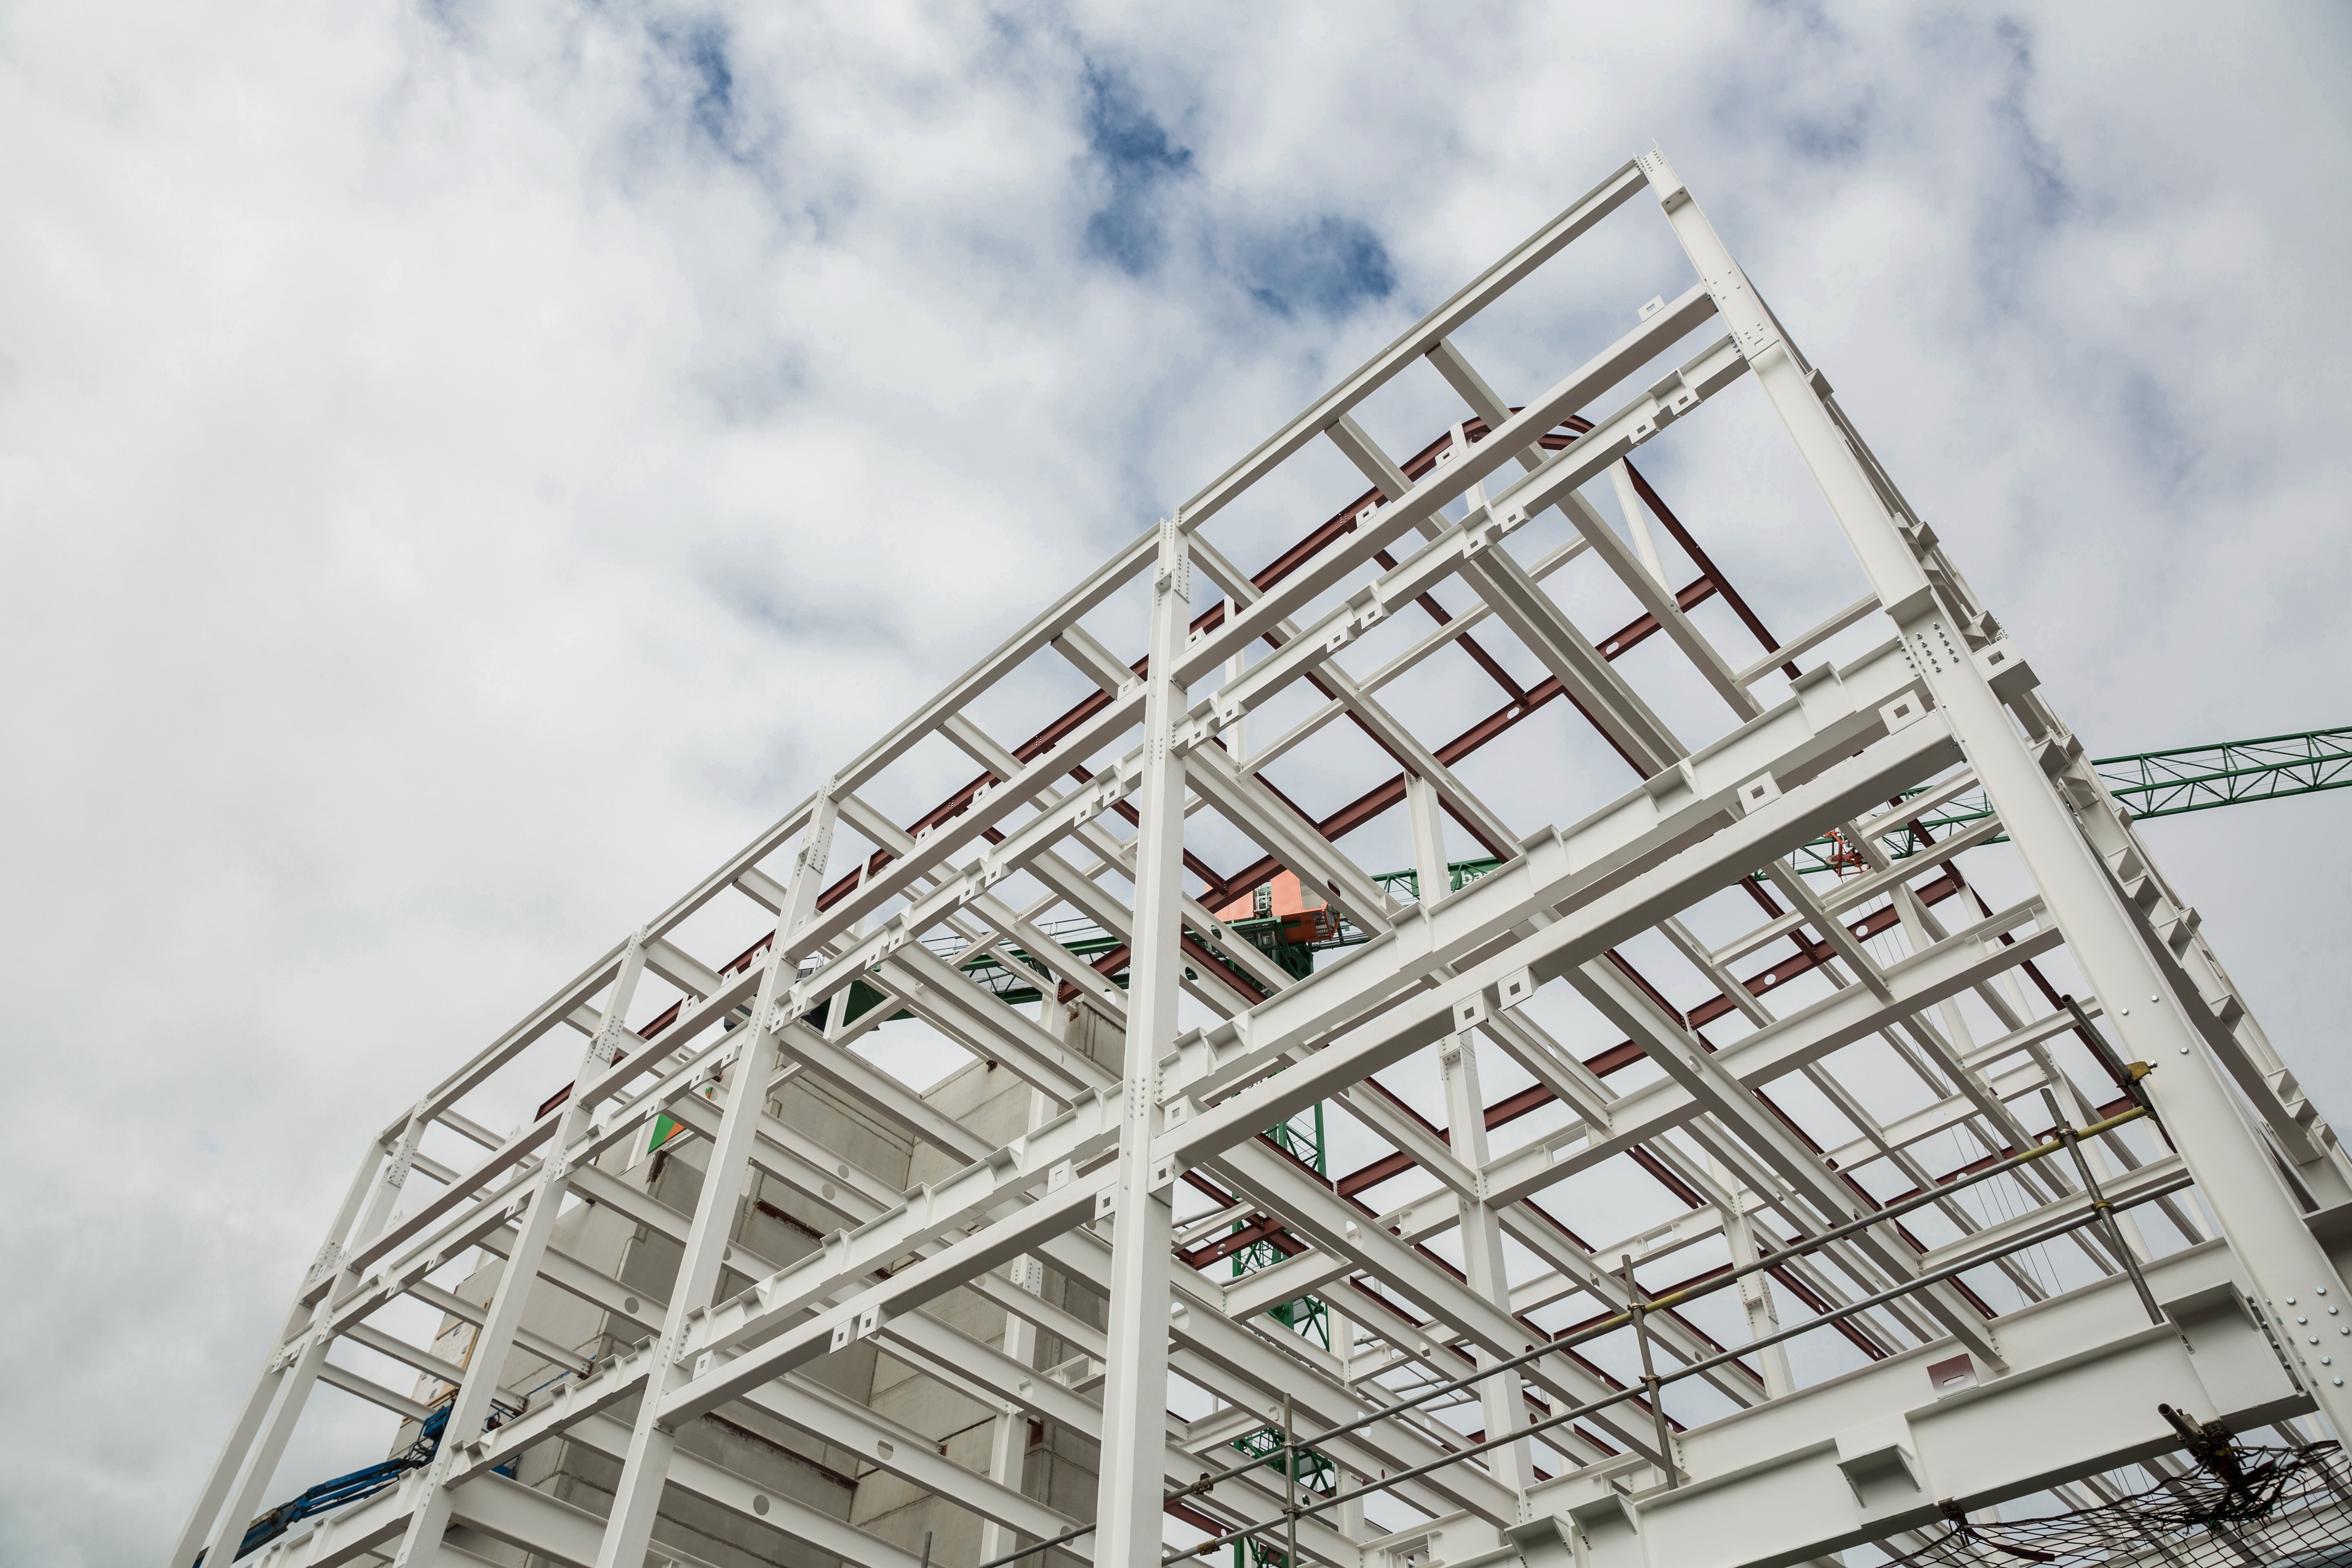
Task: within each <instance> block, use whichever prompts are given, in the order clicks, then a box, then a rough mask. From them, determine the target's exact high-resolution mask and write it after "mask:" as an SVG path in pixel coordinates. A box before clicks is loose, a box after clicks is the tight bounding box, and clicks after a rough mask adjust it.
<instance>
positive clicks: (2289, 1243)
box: [1642, 153, 2352, 1436]
mask: <svg viewBox="0 0 2352 1568" xmlns="http://www.w3.org/2000/svg"><path fill="white" fill-rule="evenodd" d="M1642 167H1643V172H1644V173H1645V174H1647V175H1648V176H1649V180H1650V184H1651V185H1652V187H1653V188H1654V190H1655V192H1656V193H1657V195H1658V200H1659V204H1660V205H1661V206H1663V207H1664V210H1665V214H1666V218H1667V221H1668V222H1669V223H1671V224H1672V225H1673V226H1674V228H1675V236H1676V237H1677V238H1679V239H1680V240H1681V242H1682V245H1683V248H1684V250H1685V253H1686V254H1687V255H1688V256H1689V258H1690V260H1691V264H1692V265H1693V266H1694V267H1695V268H1696V269H1697V271H1698V274H1699V278H1700V279H1701V281H1702V282H1704V283H1705V285H1706V289H1707V290H1708V292H1709V293H1710V294H1712V295H1713V296H1714V298H1715V300H1716V305H1717V310H1718V311H1719V312H1720V313H1721V316H1722V319H1723V322H1724V325H1725V326H1726V327H1727V328H1729V329H1730V331H1731V333H1732V335H1733V337H1734V338H1735V340H1736V341H1737V342H1738V344H1739V347H1740V350H1741V353H1743V354H1744V355H1745V356H1746V358H1747V360H1748V366H1749V368H1750V369H1751V370H1752V371H1754V373H1755V375H1756V379H1757V383H1758V384H1759V386H1761V387H1762V389H1763V391H1764V394H1765V395H1766V396H1767V397H1769V399H1770V400H1771V403H1772V405H1773V408H1774V409H1775V410H1776V411H1777V412H1778V413H1779V414H1780V419H1781V422H1782V424H1783V425H1785V426H1787V428H1788V431H1789V434H1790V437H1791V438H1792V439H1793V440H1794V441H1795V443H1796V446H1797V450H1798V453H1799V455H1800V456H1801V457H1802V458H1803V459H1804V461H1805V466H1806V468H1808V469H1810V470H1811V474H1812V476H1813V479H1814V482H1815V483H1816V484H1818V485H1820V486H1821V489H1822V495H1823V496H1824V497H1825V498H1826V499H1827V500H1828V501H1829V505H1830V510H1831V512H1832V515H1833V516H1834V517H1835V518H1836V520H1837V522H1838V526H1839V527H1840V528H1841V529H1842V530H1843V531H1844V533H1845V536H1846V540H1847V542H1848V543H1849V544H1851V545H1852V546H1853V552H1854V554H1855V556H1856V557H1857V558H1858V559H1859V560H1860V561H1861V563H1862V567H1863V570H1864V573H1865V574H1867V575H1868V576H1869V579H1870V584H1871V587H1872V589H1873V590H1874V592H1875V594H1876V595H1877V597H1878V602H1879V604H1880V605H1883V606H1884V607H1885V611H1886V613H1887V615H1888V616H1889V617H1890V618H1891V619H1892V620H1893V621H1894V622H1895V627H1896V629H1897V630H1898V631H1899V632H1900V633H1901V635H1902V637H1903V640H1904V646H1905V648H1906V651H1907V652H1908V653H1909V654H1910V656H1911V658H1912V662H1913V664H1914V665H1915V666H1916V668H1917V669H1918V671H1919V673H1920V675H1921V677H1922V678H1923V679H1925V680H1926V682H1927V687H1928V689H1929V690H1930V691H1932V692H1933V693H1934V694H1935V698H1936V702H1937V706H1938V707H1939V708H1940V709H1941V710H1943V713H1944V715H1945V717H1946V719H1947V720H1948V721H1949V722H1950V724H1951V726H1952V731H1953V733H1954V735H1955V736H1957V737H1958V741H1959V743H1960V747H1961V750H1962V751H1963V752H1966V753H1967V756H1968V760H1969V763H1970V765H1972V766H1973V767H1974V768H1975V769H1976V772H1977V777H1978V778H1979V781H1981V783H1982V784H1983V786H1984V791H1985V794H1986V795H1987V796H1988V797H1989V798H1990V800H1991V802H1992V805H1993V808H1994V809H1995V810H1996V811H1998V812H1999V813H2000V819H2001V823H2002V826H2004V827H2005V828H2006V829H2007V831H2008V834H2009V838H2010V842H2011V844H2012V845H2014V846H2015V847H2016V849H2017V853H2018V857H2019V858H2021V860H2022V861H2023V862H2024V863H2025V868H2026V872H2027V874H2028V875H2029V876H2030V877H2032V880H2033V885H2034V887H2035V889H2037V890H2038V891H2039V892H2040V893H2041V894H2042V900H2043V901H2044V902H2045V903H2046V904H2047V905H2048V906H2049V909H2050V912H2051V914H2052V916H2053V919H2054V920H2055V921H2056V922H2057V924H2058V926H2059V928H2060V930H2062V931H2063V932H2064V933H2065V938H2066V948H2067V952H2069V953H2070V954H2071V955H2072V956H2073V958H2074V962H2075V963H2076V965H2077V966H2078V967H2079V968H2080V969H2081V970H2082V972H2083V973H2084V976H2085V977H2086V978H2087V979H2088V980H2089V981H2090V983H2091V986H2092V988H2093V990H2094V991H2095V993H2096V994H2097V995H2098V998H2099V1001H2100V1003H2101V1005H2103V1006H2105V1008H2106V1010H2107V1016H2108V1019H2109V1022H2110V1024H2111V1026H2113V1027H2114V1028H2115V1030H2116V1033H2117V1034H2118V1035H2119V1036H2121V1037H2122V1038H2123V1046H2124V1051H2125V1053H2126V1055H2128V1056H2136V1057H2137V1058H2140V1059H2142V1060H2146V1061H2148V1062H2151V1063H2153V1064H2155V1065H2156V1067H2157V1068H2158V1069H2159V1070H2158V1071H2156V1072H2153V1073H2151V1074H2150V1075H2149V1076H2148V1077H2147V1078H2146V1079H2143V1080H2142V1087H2143V1088H2144V1089H2146V1090H2147V1095H2148V1100H2149V1103H2150V1104H2151V1105H2152V1106H2153V1108H2154V1109H2155V1111H2156V1114H2157V1116H2158V1120H2159V1121H2162V1122H2163V1124H2164V1129H2165V1131H2166V1132H2167V1133H2168V1135H2169V1136H2170V1138H2171V1139H2172V1142H2173V1145H2174V1147H2175V1148H2177V1149H2178V1150H2179V1152H2180V1158H2181V1161H2182V1163H2184V1164H2186V1165H2187V1166H2188V1167H2189V1173H2190V1174H2191V1175H2192V1176H2194V1177H2195V1178H2196V1182H2197V1190H2198V1191H2199V1193H2200V1194H2203V1196H2204V1199H2205V1202H2206V1203H2207V1204H2208V1205H2210V1206H2211V1208H2212V1210H2213V1215H2214V1217H2215V1219H2217V1220H2219V1221H2220V1222H2221V1233H2222V1235H2223V1236H2225V1237H2228V1239H2229V1242H2230V1245H2231V1249H2232V1250H2233V1251H2234V1252H2235V1254H2236V1255H2237V1258H2238V1259H2239V1261H2240V1262H2241V1263H2242V1264H2243V1265H2244V1266H2245V1268H2246V1269H2247V1271H2248V1273H2249V1274H2250V1275H2252V1278H2253V1279H2254V1280H2255V1282H2256V1283H2257V1284H2258V1285H2259V1286H2260V1288H2261V1292H2262V1294H2263V1296H2265V1297H2272V1298H2284V1297H2287V1296H2293V1295H2296V1294H2299V1293H2302V1292H2305V1291H2312V1290H2316V1289H2322V1288H2325V1289H2331V1290H2334V1291H2336V1292H2338V1293H2341V1292H2342V1291H2343V1289H2344V1281H2343V1279H2341V1277H2339V1276H2338V1274H2337V1273H2336V1266H2335V1264H2334V1263H2333V1262H2331V1261H2330V1260H2329V1258H2328V1257H2327V1255H2326V1252H2325V1251H2323V1250H2322V1249H2321V1247H2320V1246H2319V1243H2318V1241H2317V1240H2316V1239H2315V1237H2313V1236H2312V1234H2311V1231H2310V1229H2309V1227H2308V1226H2305V1224H2304V1223H2303V1217H2302V1214H2301V1211H2300V1208H2299V1207H2298V1205H2296V1203H2295V1201H2294V1196H2293V1194H2291V1193H2290V1192H2289V1191H2288V1189H2287V1186H2286V1184H2285V1182H2284V1180H2283V1179H2282V1178H2281V1176H2280V1175H2279V1173H2278V1171H2277V1169H2276V1167H2275V1164H2274V1163H2273V1159H2272V1157H2271V1152H2270V1151H2269V1149H2268V1148H2267V1147H2266V1146H2265V1145H2264V1143H2263V1140H2262V1138H2261V1136H2260V1134H2258V1133H2257V1132H2256V1131H2255V1130H2254V1129H2253V1128H2252V1126H2251V1125H2250V1124H2249V1122H2248V1121H2247V1120H2246V1118H2245V1116H2244V1115H2243V1114H2242V1112H2241V1110H2240V1109H2239V1107H2238V1105H2237V1104H2236V1103H2235V1101H2234V1100H2232V1098H2231V1091H2230V1089H2229V1086H2228V1085H2227V1083H2226V1082H2225V1081H2224V1080H2223V1078H2222V1075H2221V1069H2220V1067H2219V1065H2218V1064H2217V1063H2216V1061H2215V1060H2214V1058H2213V1057H2212V1055H2211V1053H2210V1051H2207V1050H2202V1049H2200V1048H2198V1047H2199V1046H2200V1043H2201V1042H2200V1038H2199V1037H2198V1036H2197V1034H2196V1032H2195V1030H2194V1029H2193V1028H2192V1027H2191V1026H2190V1025H2189V1020H2188V1018H2187V1017H2186V1016H2184V1015H2183V1014H2182V1011H2181V1008H2180V1005H2179V998H2178V997H2174V996H2168V994H2167V993H2168V990H2169V983H2168V979H2167V977H2166V973H2165V968H2166V966H2165V965H2163V964H2161V963H2159V962H2158V959H2157V957H2156V955H2155V954H2154V953H2153V952H2150V950H2149V945H2148V942H2147V939H2146V937H2145V936H2144V934H2143V932H2142V931H2141V930H2140V928H2139V927H2138V925H2137V923H2135V921H2133V919H2132V917H2131V915H2130V914H2129V913H2128V912H2127V911H2126V908H2125V905H2124V903H2123V900H2122V897H2121V894H2120V893H2119V891H2118V890H2117V889H2116V885H2115V882H2114V880H2113V879H2112V878H2111V877H2110V875H2109V873H2108V868H2106V866H2105V865H2104V864H2102V863H2101V861H2100V859H2099V858H2098V856H2097V855H2096V854H2095V852H2094V851H2093V849H2092V847H2091V845H2090V843H2089V842H2088V841H2087V840H2086V838H2085V837H2084V832H2083V829H2082V827H2081V826H2080V825H2079V824H2078V823H2077V822H2076V820H2075V818H2074V814H2073V812H2072V811H2071V810H2070V809H2069V808H2068V806H2067V805H2065V803H2064V802H2063V801H2062V800H2060V798H2059V796H2058V794H2057V791H2056V790H2055V789H2054V788H2053V787H2052V784H2051V783H2050V780H2049V777H2048V776H2047V774H2046V773H2044V771H2043V769H2042V763H2041V762H2040V760H2039V759H2038V758H2037V757H2036V756H2035V754H2034V752H2033V751H2032V749H2031V748H2030V747H2029V746H2028V745H2027V743H2026V740H2025V736H2024V734H2023V733H2022V732H2021V731H2020V729H2019V728H2018V725H2017V723H2016V721H2013V720H2012V719H2011V717H2010V714H2009V711H2008V710H2007V708H2006V707H2005V705H2004V703H2003V700H2002V699H2001V698H2000V697H1999V696H1997V695H1996V694H1995V693H1994V690H1993V687H1992V683H1991V679H1990V676H1989V675H1988V674H1987V672H1986V669H1985V668H1984V667H1983V665H1982V664H1981V663H1980V662H1979V661H1980V659H1981V658H1983V657H1985V654H1984V652H1980V651H1979V650H1976V649H1973V648H1971V647H1970V646H1969V641H1968V633H1969V631H1970V630H1971V629H1972V628H1971V627H1970V626H1969V625H1967V624H1964V623H1963V622H1962V619H1961V617H1960V616H1958V615H1956V614H1955V613H1954V611H1953V607H1952V605H1950V604H1948V602H1947V600H1948V598H1949V597H1950V596H1951V595H1952V593H1953V590H1952V588H1951V585H1950V584H1948V583H1947V584H1943V585H1942V586H1940V587H1939V586H1937V584H1931V583H1930V582H1929V580H1928V575H1927V569H1926V565H1925V563H1924V562H1923V560H1922V557H1923V556H1925V555H1927V553H1929V552H1930V550H1931V549H1932V546H1931V544H1930V543H1929V542H1926V540H1925V539H1924V537H1923V536H1917V535H1915V534H1912V533H1908V532H1906V527H1905V524H1904V523H1903V522H1902V521H1898V520H1897V518H1896V516H1895V513H1894V512H1893V511H1892V510H1890V505H1891V503H1890V502H1889V501H1888V500H1886V499H1885V498H1884V497H1883V496H1882V494H1881V491H1880V489H1879V487H1878V486H1877V485H1876V484H1875V483H1874V480H1873V479H1872V476H1871V473H1870V471H1869V470H1868V469H1867V468H1864V461H1863V458H1862V456H1861V454H1860V453H1859V452H1858V451H1857V450H1856V446H1855V444H1854V443H1853V442H1850V441H1849V440H1848V439H1847V437H1846V435H1845V432H1844V431H1843V430H1842V429H1841V428H1840V427H1839V423H1838V420H1837V419H1836V418H1834V417H1833V416H1832V412H1831V409H1830V407H1829V405H1828V402H1827V399H1828V397H1829V388H1828V383H1827V382H1826V381H1825V380H1824V379H1823V378H1822V377H1821V376H1820V375H1818V374H1815V373H1814V372H1813V371H1812V370H1811V368H1810V367H1809V366H1808V365H1806V364H1805V363H1804V362H1803V360H1802V359H1801V357H1800V356H1799V355H1798V353H1797V350H1796V345H1795V344H1794V343H1792V342H1790V341H1789V340H1788V338H1787V335H1786V334H1785V333H1784V332H1783V331H1781V329H1780V322H1779V321H1777V320H1775V319H1774V318H1773V316H1772V313H1771V311H1770V310H1769V309H1767V308H1766V306H1765V304H1764V301H1763V300H1762V298H1761V297H1760V296H1759V295H1758V293H1757V292H1756V289H1755V286H1754V285H1753V284H1752V283H1750V282H1749V281H1748V278H1747V277H1746V275H1745V274H1744V273H1742V272H1741V271H1740V269H1739V267H1738V263H1737V262H1735V261H1734V260H1733V259H1732V258H1731V253H1730V252H1729V250H1728V249H1727V248H1726V247H1725V246H1724V244H1723V241H1722V240H1721V238H1720V237H1717V234H1716V232H1715V227H1714V225H1713V224H1711V223H1709V222H1708V220H1707V217H1706V214H1705V213H1703V212H1701V211H1700V210H1699V206H1698V203H1697V202H1696V200H1694V199H1693V198H1692V196H1691V194H1690V192H1689V191H1688V190H1687V189H1686V188H1685V186H1684V185H1683V183H1682V180H1681V178H1680V176H1678V175H1676V174H1675V172H1674V169H1673V166H1672V165H1671V164H1669V163H1667V162H1666V160H1665V157H1664V154H1662V153H1650V154H1649V155H1647V156H1646V157H1644V158H1643V160H1642ZM1985 651H1987V652H1989V651H1990V650H1985ZM2013 651H2014V650H2011V652H2012V653H2013ZM2313 1353H2314V1354H2317V1353H2318V1350H2317V1347H2316V1346H2315V1347H2313ZM2309 1370H2310V1371H2312V1372H2314V1373H2316V1372H2318V1371H2319V1370H2320V1369H2319V1368H2317V1367H2312V1368H2310V1369H2309ZM2311 1391H2312V1394H2313V1395H2314V1396H2315V1398H2316V1399H2317V1400H2318V1402H2319V1406H2320V1408H2321V1410H2322V1411H2323V1412H2325V1413H2326V1416H2327V1419H2328V1422H2329V1424H2330V1425H2331V1426H2334V1428H2335V1429H2336V1434H2337V1436H2347V1435H2352V1392H2347V1389H2346V1388H2345V1387H2344V1386H2343V1379H2342V1378H2341V1377H2340V1376H2336V1375H2334V1374H2333V1373H2330V1374H2329V1375H2327V1376H2316V1377H2313V1378H2312V1379H2311Z"/></svg>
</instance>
